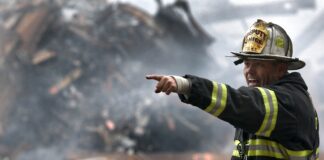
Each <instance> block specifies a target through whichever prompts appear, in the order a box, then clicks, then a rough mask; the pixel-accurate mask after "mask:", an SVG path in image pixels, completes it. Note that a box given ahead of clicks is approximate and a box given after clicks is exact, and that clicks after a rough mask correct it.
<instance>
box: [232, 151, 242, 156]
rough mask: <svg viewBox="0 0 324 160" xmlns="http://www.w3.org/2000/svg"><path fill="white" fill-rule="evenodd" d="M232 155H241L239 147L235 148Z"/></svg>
mask: <svg viewBox="0 0 324 160" xmlns="http://www.w3.org/2000/svg"><path fill="white" fill-rule="evenodd" d="M232 156H234V157H240V154H239V151H238V150H237V149H234V150H233V153H232Z"/></svg>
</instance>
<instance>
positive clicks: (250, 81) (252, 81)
mask: <svg viewBox="0 0 324 160" xmlns="http://www.w3.org/2000/svg"><path fill="white" fill-rule="evenodd" d="M247 83H248V86H250V87H255V86H258V84H259V81H258V80H257V79H252V78H251V79H248V80H247Z"/></svg>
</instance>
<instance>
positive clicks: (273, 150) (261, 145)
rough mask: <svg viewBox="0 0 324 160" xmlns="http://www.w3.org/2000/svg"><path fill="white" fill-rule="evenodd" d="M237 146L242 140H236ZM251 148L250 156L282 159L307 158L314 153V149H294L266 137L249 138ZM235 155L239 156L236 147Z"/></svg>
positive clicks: (317, 152) (248, 153) (317, 151)
mask: <svg viewBox="0 0 324 160" xmlns="http://www.w3.org/2000/svg"><path fill="white" fill-rule="evenodd" d="M234 143H235V146H237V145H238V144H239V143H240V141H238V140H235V141H234ZM247 144H248V146H249V150H248V152H247V155H248V156H266V157H274V158H279V159H280V158H281V159H287V158H288V159H305V160H306V159H307V158H308V156H310V155H311V154H312V153H313V150H300V151H293V150H289V149H287V148H285V147H284V146H282V145H281V144H279V143H277V142H274V141H271V140H265V139H252V140H248V143H247ZM318 154H319V148H317V149H316V155H317V157H318ZM233 156H236V157H239V151H238V150H236V149H234V150H233Z"/></svg>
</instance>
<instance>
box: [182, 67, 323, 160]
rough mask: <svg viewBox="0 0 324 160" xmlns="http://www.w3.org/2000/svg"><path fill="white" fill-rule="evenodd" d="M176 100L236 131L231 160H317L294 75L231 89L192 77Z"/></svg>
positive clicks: (313, 129)
mask: <svg viewBox="0 0 324 160" xmlns="http://www.w3.org/2000/svg"><path fill="white" fill-rule="evenodd" d="M185 78H187V79H189V80H190V84H191V90H190V94H189V96H186V97H185V96H184V95H181V94H180V95H179V97H180V99H181V101H183V102H185V103H189V104H192V105H194V106H197V107H199V108H201V109H202V110H204V111H206V112H208V113H210V114H212V115H214V116H216V117H218V118H220V119H222V120H224V121H226V122H229V123H230V124H232V125H233V126H234V127H235V128H236V133H235V138H234V143H235V148H234V150H233V154H232V159H233V160H238V159H249V160H252V159H253V160H254V159H257V160H260V159H262V160H268V159H293V160H308V159H319V158H318V157H319V149H318V147H319V128H318V126H319V124H318V118H317V114H316V111H315V109H314V106H313V104H312V102H311V98H310V97H309V94H308V92H307V86H306V84H305V82H304V80H303V79H302V77H301V76H300V74H299V73H297V72H293V73H289V74H287V75H285V76H284V77H282V78H281V79H280V80H279V81H277V82H275V83H273V84H271V85H268V86H263V87H240V88H238V89H233V88H232V87H230V86H228V85H226V84H223V83H218V82H213V81H210V80H207V79H203V78H199V77H196V76H192V75H186V76H185Z"/></svg>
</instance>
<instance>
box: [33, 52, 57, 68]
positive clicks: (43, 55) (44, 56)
mask: <svg viewBox="0 0 324 160" xmlns="http://www.w3.org/2000/svg"><path fill="white" fill-rule="evenodd" d="M55 55H56V54H55V52H53V51H48V50H41V51H38V52H37V53H36V54H35V55H34V57H33V59H32V63H33V64H34V65H38V64H41V63H44V62H46V61H48V60H49V59H51V58H53V57H55Z"/></svg>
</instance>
